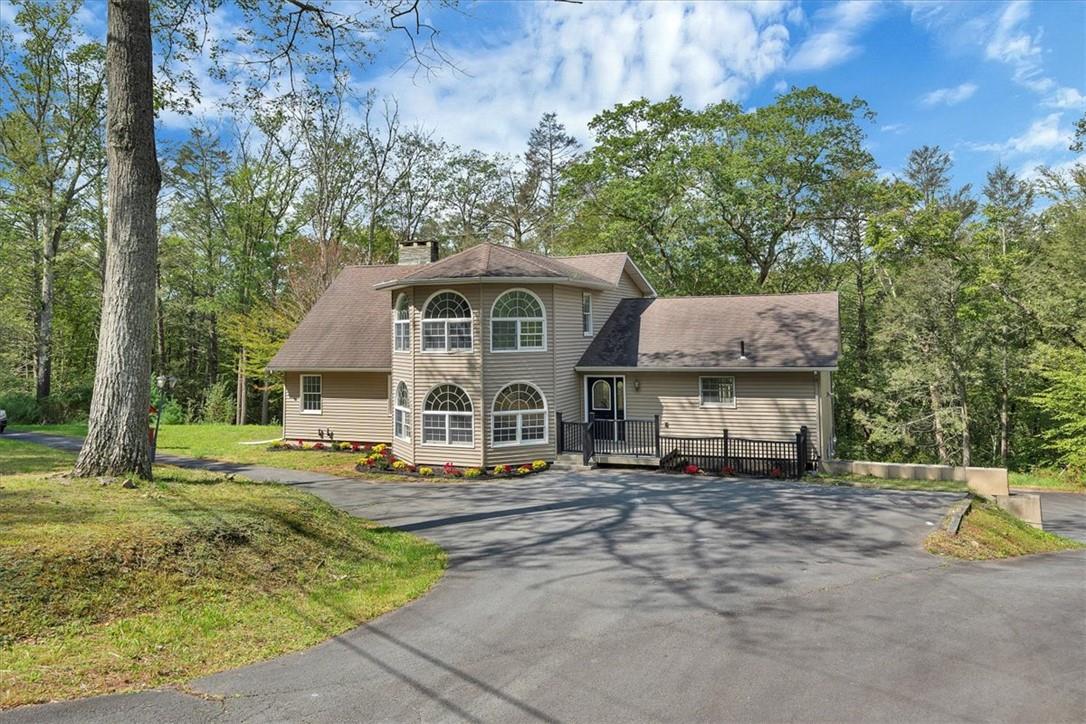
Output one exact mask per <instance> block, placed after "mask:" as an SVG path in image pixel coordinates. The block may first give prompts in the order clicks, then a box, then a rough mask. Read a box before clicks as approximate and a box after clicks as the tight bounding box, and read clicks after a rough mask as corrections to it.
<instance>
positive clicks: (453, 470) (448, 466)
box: [443, 463, 461, 478]
mask: <svg viewBox="0 0 1086 724" xmlns="http://www.w3.org/2000/svg"><path fill="white" fill-rule="evenodd" d="M443 469H444V471H445V475H447V476H448V477H450V478H458V477H460V475H461V473H460V469H459V468H457V467H456V466H455V465H453V464H452V463H445V465H444V466H443Z"/></svg>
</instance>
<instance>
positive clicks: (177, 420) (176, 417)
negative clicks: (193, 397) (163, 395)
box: [162, 399, 185, 425]
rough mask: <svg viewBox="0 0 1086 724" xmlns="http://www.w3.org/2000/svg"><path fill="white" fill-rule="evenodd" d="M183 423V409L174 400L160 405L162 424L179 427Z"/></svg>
mask: <svg viewBox="0 0 1086 724" xmlns="http://www.w3.org/2000/svg"><path fill="white" fill-rule="evenodd" d="M184 422H185V408H184V407H182V406H181V403H180V402H178V401H177V400H174V399H169V400H166V402H164V403H163V404H162V424H163V425H181V424H184Z"/></svg>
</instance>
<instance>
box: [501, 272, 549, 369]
mask: <svg viewBox="0 0 1086 724" xmlns="http://www.w3.org/2000/svg"><path fill="white" fill-rule="evenodd" d="M510 292H525V293H527V294H529V295H530V296H532V297H533V298H534V299H535V301H536V303H537V304H539V308H540V309H541V310H542V311H543V316H542V317H495V316H494V307H496V306H498V300H500V299H501V298H502V297H504V296H505V295H506V294H508V293H510ZM494 322H516V323H517V328H516V340H517V346H516V347H514V348H513V349H497V348H495V347H494ZM521 322H542V323H543V346H542V347H521V346H520V323H521ZM490 351H491V352H492V353H494V354H507V353H510V352H513V353H516V352H546V351H547V305H545V304H544V303H543V300H542V299H540V298H539V295H538V294H536V293H535V292H533V291H532V290H531V289H525V288H523V287H513V288H511V289H506V290H504V291H502V293H501V294H499V295H498V296H497V297H495V298H494V303H493V304H491V305H490Z"/></svg>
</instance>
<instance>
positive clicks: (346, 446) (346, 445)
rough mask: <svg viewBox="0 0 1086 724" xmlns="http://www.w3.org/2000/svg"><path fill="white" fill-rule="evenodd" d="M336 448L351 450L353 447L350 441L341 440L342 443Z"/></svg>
mask: <svg viewBox="0 0 1086 724" xmlns="http://www.w3.org/2000/svg"><path fill="white" fill-rule="evenodd" d="M336 448H337V449H338V450H351V449H353V448H352V447H351V443H349V442H341V443H339V444H337V445H336Z"/></svg>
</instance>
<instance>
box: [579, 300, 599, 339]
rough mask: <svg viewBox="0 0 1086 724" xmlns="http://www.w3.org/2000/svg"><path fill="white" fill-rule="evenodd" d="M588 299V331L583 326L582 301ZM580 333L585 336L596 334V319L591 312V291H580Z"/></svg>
mask: <svg viewBox="0 0 1086 724" xmlns="http://www.w3.org/2000/svg"><path fill="white" fill-rule="evenodd" d="M586 299H587V300H588V331H587V332H586V331H585V328H584V317H585V314H584V302H585V300H586ZM581 334H582V335H583V336H585V337H594V336H596V319H595V317H594V316H593V312H592V292H581Z"/></svg>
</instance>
